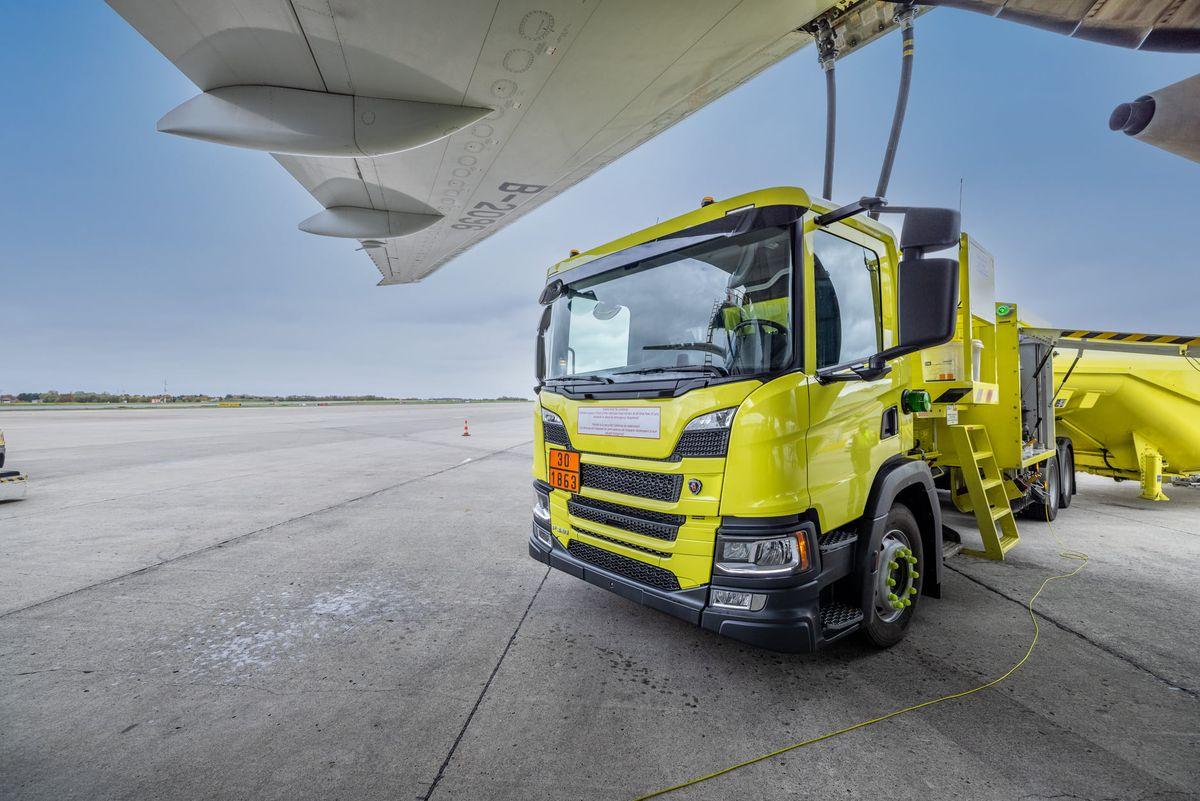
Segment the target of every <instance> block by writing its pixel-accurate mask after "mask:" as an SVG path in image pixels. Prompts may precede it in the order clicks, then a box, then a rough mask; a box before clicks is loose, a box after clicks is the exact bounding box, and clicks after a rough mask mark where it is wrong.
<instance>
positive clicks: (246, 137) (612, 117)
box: [108, 0, 891, 284]
mask: <svg viewBox="0 0 1200 801" xmlns="http://www.w3.org/2000/svg"><path fill="white" fill-rule="evenodd" d="M108 3H109V5H110V6H112V8H113V9H114V10H116V12H117V13H118V14H120V15H121V16H122V17H124V18H125V20H127V21H128V22H129V24H130V25H132V26H133V27H134V28H135V29H137V30H138V31H139V32H140V33H141V34H142V35H143V36H145V38H146V39H147V40H149V41H150V43H151V44H153V45H154V46H155V47H156V48H158V50H159V51H160V52H161V53H162V54H163V55H164V56H166V57H167V58H168V59H169V60H170V61H171V62H172V63H173V64H175V66H176V67H178V68H179V69H180V71H182V72H183V73H184V74H185V75H186V76H187V77H188V78H189V79H191V81H192V82H193V83H195V84H196V86H197V87H198V88H199V89H200V90H201V92H202V94H201V95H198V96H197V97H196V98H193V99H192V100H190V101H188V102H187V103H185V104H183V105H182V106H180V107H179V108H177V109H175V110H174V111H172V112H171V113H170V114H168V115H167V116H166V117H164V118H163V120H161V121H160V123H159V128H160V130H165V131H168V132H172V133H179V134H182V135H184V136H191V137H193V138H200V139H205V140H208V141H216V142H221V143H224V144H230V145H234V146H241V147H250V148H255V149H259V150H263V151H266V152H270V153H272V154H273V155H274V157H275V159H276V160H277V161H279V163H280V164H281V165H283V167H284V169H286V170H287V171H288V172H289V173H291V174H292V176H293V177H294V178H295V179H296V180H297V181H299V182H300V184H301V185H302V186H303V187H304V188H305V189H307V190H308V191H309V193H311V194H312V195H313V197H314V198H315V199H316V200H317V201H318V202H319V203H320V204H321V206H322V207H324V209H325V211H323V212H320V213H318V214H317V215H314V217H312V218H309V219H308V220H305V221H304V222H303V223H302V228H303V229H304V230H307V231H310V232H313V233H322V234H326V235H332V236H344V237H347V238H350V239H357V240H358V241H359V242H360V243H361V244H362V246H363V248H364V249H365V250H366V252H367V254H368V255H369V256H370V257H371V260H372V261H373V262H374V263H375V266H376V267H377V268H378V269H379V272H380V273H381V275H382V276H383V280H382V281H381V282H380V283H381V284H400V283H409V282H412V281H417V280H420V279H421V278H423V277H425V276H427V275H429V274H430V273H432V272H433V271H434V270H436V269H438V268H439V267H440V266H442V265H443V264H445V263H446V262H447V261H448V260H450V259H452V258H453V257H454V256H456V255H457V254H459V253H461V252H463V251H464V250H466V249H467V248H470V247H471V246H473V245H475V244H477V243H479V242H480V241H482V240H483V239H485V238H486V237H487V236H488V235H489V234H491V233H492V232H494V231H496V230H498V229H500V228H502V227H504V226H505V225H508V224H509V223H511V222H513V221H514V220H516V219H518V218H519V217H521V216H522V215H524V214H526V213H528V212H529V211H531V210H532V209H534V208H536V207H537V206H539V205H540V204H542V203H544V202H545V201H547V200H549V199H550V198H551V197H554V196H555V195H557V194H558V193H559V192H561V191H563V190H564V189H566V188H568V187H570V186H572V185H573V184H575V183H577V182H579V181H580V180H582V179H583V178H585V177H587V176H588V175H590V174H591V173H592V172H594V171H596V170H597V169H599V168H600V167H602V166H604V165H605V164H608V163H609V162H611V161H613V160H614V159H616V158H617V157H619V156H620V155H622V154H623V153H626V152H628V151H629V150H631V149H633V148H634V147H637V146H638V145H639V144H641V143H642V142H644V141H646V140H647V139H650V138H651V137H653V136H655V135H656V134H658V133H660V132H661V131H663V130H664V129H666V128H668V127H670V126H671V125H674V124H675V123H676V122H678V121H679V120H681V119H683V118H684V117H686V116H687V115H688V114H690V113H692V112H693V111H696V110H697V109H699V108H701V107H702V106H704V105H706V104H708V103H710V102H711V101H713V100H714V99H716V98H718V97H720V96H721V95H723V94H725V93H726V92H728V91H729V90H731V89H733V88H734V87H736V86H738V85H739V84H741V83H742V82H744V81H745V80H747V79H748V78H750V77H752V76H754V75H755V74H757V73H758V72H760V71H761V70H763V69H764V68H765V67H768V66H770V65H771V64H773V63H775V62H776V61H778V60H780V59H781V58H783V57H784V56H786V55H788V54H789V53H791V52H792V51H794V50H796V49H797V48H799V47H801V46H802V45H804V44H806V43H807V42H809V41H811V37H810V36H808V35H807V34H805V33H802V32H799V31H798V30H797V28H798V26H800V25H802V24H805V23H807V22H809V21H810V20H812V19H813V18H814V17H816V16H817V15H818V14H820V13H823V12H824V11H826V10H827V9H829V8H830V7H832V6H834V5H836V0H654V1H653V2H647V0H542V1H541V2H539V3H537V4H531V3H528V2H524V1H523V0H498V1H497V0H454V2H452V3H450V2H446V0H306V2H299V1H298V0H108ZM881 7H882V6H881ZM887 8H889V9H890V8H891V7H890V6H887ZM376 120H378V121H379V124H375V123H376ZM385 122H386V123H387V124H386V125H385V124H384V123H385ZM368 126H371V127H368ZM377 140H378V141H377ZM720 146H721V145H720V144H719V143H714V145H713V147H714V154H715V153H716V151H717V149H718V148H719V147H720ZM397 148H398V150H397ZM631 189H633V190H636V187H631Z"/></svg>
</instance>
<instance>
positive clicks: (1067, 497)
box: [1058, 442, 1075, 509]
mask: <svg viewBox="0 0 1200 801" xmlns="http://www.w3.org/2000/svg"><path fill="white" fill-rule="evenodd" d="M1058 467H1059V470H1058V483H1059V486H1060V490H1059V498H1058V505H1059V508H1061V509H1066V508H1067V507H1068V506H1070V505H1071V498H1072V496H1073V495H1075V450H1074V449H1073V448H1072V447H1071V444H1070V443H1069V442H1065V443H1063V446H1062V448H1061V449H1060V450H1059V452H1058Z"/></svg>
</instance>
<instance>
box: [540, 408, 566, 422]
mask: <svg viewBox="0 0 1200 801" xmlns="http://www.w3.org/2000/svg"><path fill="white" fill-rule="evenodd" d="M542 422H543V423H554V424H557V425H560V426H561V425H562V424H563V421H562V418H561V417H559V416H558V415H557V414H555V413H554V412H552V411H550V410H549V409H542Z"/></svg>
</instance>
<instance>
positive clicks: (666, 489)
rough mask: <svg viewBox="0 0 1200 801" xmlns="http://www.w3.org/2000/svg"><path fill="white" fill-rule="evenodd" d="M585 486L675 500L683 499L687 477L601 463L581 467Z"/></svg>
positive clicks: (624, 493) (672, 501)
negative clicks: (681, 492)
mask: <svg viewBox="0 0 1200 801" xmlns="http://www.w3.org/2000/svg"><path fill="white" fill-rule="evenodd" d="M581 471H582V476H581V477H582V480H583V486H585V487H591V488H592V489H598V490H604V491H605V492H617V493H620V494H621V495H634V496H636V497H638V498H650V499H651V500H655V501H668V502H670V503H674V502H675V501H678V500H679V489H680V487H681V486H682V485H683V478H682V477H680V476H670V475H666V474H665V473H647V472H645V471H643V470H626V469H624V468H621V467H609V466H608V465H600V464H586V463H585V464H583V465H582V466H581Z"/></svg>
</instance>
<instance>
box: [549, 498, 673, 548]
mask: <svg viewBox="0 0 1200 801" xmlns="http://www.w3.org/2000/svg"><path fill="white" fill-rule="evenodd" d="M567 511H568V512H570V513H571V515H572V516H574V517H578V518H580V519H581V520H588V521H591V522H592V523H603V524H604V525H606V526H612V527H613V528H619V529H624V530H625V531H632V532H633V533H634V534H641V535H642V536H645V537H654V538H655V539H660V540H666V541H667V542H674V541H675V536H676V535H677V534H678V533H679V527H680V526H682V525H683V520H684V518H683V515H669V514H665V513H663V512H652V511H650V510H649V509H634V508H633V507H632V506H621V505H620V504H617V503H608V502H607V501H598V500H595V499H594V498H583V497H580V496H579V495H575V496H572V497H571V499H570V500H569V501H567Z"/></svg>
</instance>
